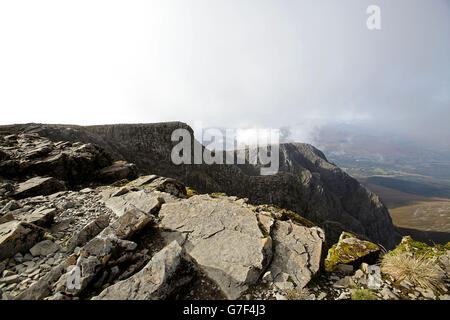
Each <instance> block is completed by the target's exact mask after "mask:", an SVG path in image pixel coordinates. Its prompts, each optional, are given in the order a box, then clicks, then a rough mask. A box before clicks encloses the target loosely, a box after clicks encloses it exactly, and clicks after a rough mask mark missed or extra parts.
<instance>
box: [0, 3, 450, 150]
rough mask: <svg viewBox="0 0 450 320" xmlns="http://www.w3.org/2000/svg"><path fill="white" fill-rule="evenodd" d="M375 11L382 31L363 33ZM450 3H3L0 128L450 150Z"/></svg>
mask: <svg viewBox="0 0 450 320" xmlns="http://www.w3.org/2000/svg"><path fill="white" fill-rule="evenodd" d="M371 4H376V5H378V6H380V8H381V18H382V20H381V21H382V29H381V30H375V31H370V30H368V29H367V27H366V20H367V17H368V15H367V13H366V8H367V7H368V6H369V5H371ZM449 18H450V1H446V0H436V1H425V0H414V1H413V0H401V1H400V0H399V1H395V3H393V2H392V1H366V0H347V1H340V2H339V3H337V2H336V1H314V2H311V1H295V2H293V1H288V0H284V1H276V2H275V1H266V0H263V1H261V0H258V1H256V0H248V1H233V0H232V1H230V0H227V1H224V0H214V1H206V0H196V1H194V2H192V1H175V0H174V1H156V0H153V1H131V2H127V5H126V6H125V5H123V4H122V3H121V2H119V1H77V2H76V3H69V2H67V1H39V2H33V1H24V2H7V1H0V43H1V50H0V70H1V72H0V88H1V90H2V92H1V94H0V105H1V106H2V107H1V108H2V111H3V112H2V117H1V118H0V124H12V123H28V122H42V123H67V124H78V125H90V124H114V123H145V122H161V121H183V122H186V123H188V124H190V125H193V124H194V123H195V122H196V121H201V122H202V123H203V124H204V125H205V126H207V127H220V128H244V129H246V128H256V127H257V128H283V129H284V130H285V132H287V133H288V136H287V137H286V139H288V140H290V141H299V142H310V143H311V142H313V141H314V139H315V134H316V133H317V131H318V130H320V129H322V128H326V127H330V126H331V127H332V126H339V125H346V126H349V127H358V128H361V130H362V132H370V131H373V132H375V131H376V132H380V133H384V134H392V135H399V136H401V137H406V138H409V139H413V140H415V141H420V142H424V143H436V144H437V145H439V144H443V145H446V144H447V145H448V141H450V130H449V126H448V119H449V118H450V59H449V56H450V41H448V39H449V38H448V37H449V34H450V19H449Z"/></svg>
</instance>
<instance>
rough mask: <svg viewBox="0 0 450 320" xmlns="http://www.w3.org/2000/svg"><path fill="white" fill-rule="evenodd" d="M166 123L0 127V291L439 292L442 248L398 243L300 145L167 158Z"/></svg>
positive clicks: (208, 294) (352, 188) (172, 295)
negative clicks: (250, 158)
mask: <svg viewBox="0 0 450 320" xmlns="http://www.w3.org/2000/svg"><path fill="white" fill-rule="evenodd" d="M176 127H186V126H185V125H184V124H181V123H166V124H155V125H152V124H149V125H117V126H96V127H76V126H57V125H35V124H30V125H17V126H5V127H1V129H0V157H1V158H0V159H1V160H0V295H1V299H5V300H10V299H17V300H30V299H31V300H40V299H46V300H77V299H93V300H111V299H114V300H116V299H118V300H149V299H277V300H286V299H306V300H311V299H315V300H316V299H318V300H321V299H333V300H334V299H356V300H358V299H363V300H367V299H448V298H449V295H448V287H449V273H450V264H449V259H450V244H447V245H442V246H436V247H428V246H427V245H425V244H421V243H418V242H415V241H414V240H412V239H411V238H404V239H403V240H402V241H401V242H400V238H399V237H398V235H397V233H396V232H395V229H394V227H393V226H392V222H391V220H390V218H389V214H388V212H387V210H386V208H385V207H384V206H383V204H382V203H381V202H380V200H379V199H378V197H377V196H376V195H374V194H373V193H371V192H370V191H368V190H367V189H365V188H364V187H362V186H361V185H359V184H358V183H357V182H356V180H354V179H352V178H351V177H349V176H348V175H346V174H345V173H343V172H342V171H341V170H340V169H339V168H337V167H336V166H334V165H333V164H331V163H329V162H327V160H326V159H325V157H324V156H323V154H322V153H321V152H320V151H318V150H317V149H315V148H314V147H312V146H309V145H304V144H286V145H282V146H281V147H280V153H281V154H280V167H281V168H280V172H279V173H278V174H276V175H274V176H259V175H257V174H255V172H256V170H257V166H254V165H223V166H221V165H213V166H208V165H191V166H189V165H180V166H175V165H173V164H171V162H170V161H168V160H167V159H168V158H167V157H168V155H167V152H169V155H170V148H171V146H172V142H171V141H170V131H171V130H173V129H174V128H176ZM116 142H117V143H116ZM131 160H132V161H131ZM397 245H398V246H397ZM386 246H388V247H389V248H392V249H394V248H395V250H392V251H389V252H388V251H387V250H386V249H385V248H384V247H386ZM409 262H411V265H414V266H415V268H416V269H413V270H412V269H411V265H407V263H409ZM405 270H406V271H405ZM411 270H412V271H411ZM424 275H425V276H424Z"/></svg>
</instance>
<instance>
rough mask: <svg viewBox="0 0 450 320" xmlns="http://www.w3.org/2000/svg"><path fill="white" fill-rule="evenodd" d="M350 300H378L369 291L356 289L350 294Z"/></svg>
mask: <svg viewBox="0 0 450 320" xmlns="http://www.w3.org/2000/svg"><path fill="white" fill-rule="evenodd" d="M352 300H378V297H377V296H376V295H375V293H374V292H373V291H371V290H368V289H358V290H355V291H354V292H353V293H352Z"/></svg>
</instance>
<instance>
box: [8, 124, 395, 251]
mask: <svg viewBox="0 0 450 320" xmlns="http://www.w3.org/2000/svg"><path fill="white" fill-rule="evenodd" d="M179 128H183V129H186V130H188V131H190V132H191V133H192V129H191V128H190V127H189V126H188V125H186V124H184V123H181V122H168V123H156V124H130V125H127V124H123V125H102V126H87V127H81V126H73V125H45V124H25V125H12V126H3V127H0V135H1V134H2V133H3V134H8V133H36V134H39V135H40V136H42V137H46V138H48V139H50V140H52V141H61V140H63V141H72V142H78V141H82V142H83V143H92V144H96V145H99V146H101V147H102V148H103V149H104V150H105V151H106V152H108V153H109V154H110V155H111V157H112V158H113V159H114V160H115V161H119V160H126V161H128V162H130V163H135V164H136V165H137V167H138V168H139V170H140V173H141V174H157V175H160V176H165V177H171V178H174V179H177V180H179V181H181V182H182V183H184V184H185V185H187V186H189V187H192V188H194V189H195V190H197V191H199V192H202V193H213V192H220V193H226V194H229V195H234V196H238V197H241V198H248V199H249V203H252V204H255V205H261V204H272V205H275V206H278V207H280V208H285V209H289V210H292V211H294V212H297V213H298V214H300V215H302V216H303V217H305V218H307V219H309V220H311V221H314V222H315V223H316V224H318V225H319V226H320V227H321V228H322V229H324V230H325V232H326V233H327V239H328V242H329V243H327V246H330V245H331V244H333V243H334V242H336V241H337V240H338V238H339V235H340V234H341V233H342V232H343V231H351V232H353V233H356V234H359V235H361V236H364V237H366V238H367V239H368V240H370V241H373V242H375V243H379V244H382V245H383V246H384V247H386V248H388V249H392V248H394V247H395V245H396V244H397V243H398V242H399V241H400V239H401V237H400V235H399V234H398V233H397V231H396V230H395V228H394V226H393V224H392V220H391V218H390V216H389V213H388V211H387V209H386V207H385V206H384V205H383V203H382V202H381V200H380V199H379V198H378V197H377V196H376V195H375V194H373V193H372V192H370V191H369V190H367V189H366V188H365V187H363V186H362V185H361V184H359V183H358V182H357V181H356V180H355V179H353V178H351V177H350V176H348V175H347V174H346V173H344V172H343V171H342V170H340V169H339V168H338V167H336V166H335V165H333V164H332V163H329V162H328V161H327V159H326V158H325V156H324V155H323V153H322V152H320V151H319V150H317V149H316V148H314V147H313V146H311V145H308V144H301V143H286V144H281V145H280V148H279V149H280V170H279V172H278V174H276V175H272V176H260V175H259V167H258V166H257V165H256V166H255V165H250V164H244V165H193V164H192V165H189V164H187V165H184V164H182V165H175V164H173V163H172V162H171V159H170V155H171V150H172V148H173V146H174V145H175V144H176V142H172V141H171V134H172V132H173V131H174V130H175V129H179ZM192 137H193V135H192ZM198 144H199V142H197V141H195V140H193V141H192V145H193V146H194V145H198ZM200 149H201V150H203V151H204V147H203V146H200Z"/></svg>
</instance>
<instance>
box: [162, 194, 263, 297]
mask: <svg viewBox="0 0 450 320" xmlns="http://www.w3.org/2000/svg"><path fill="white" fill-rule="evenodd" d="M159 216H160V217H161V218H162V220H161V226H162V227H163V228H164V229H166V230H169V231H173V232H179V233H184V234H186V235H187V239H186V241H185V244H184V246H185V248H186V251H187V253H188V254H189V255H190V256H191V257H192V258H193V259H194V261H195V262H196V263H197V264H198V265H199V266H200V267H201V268H202V269H203V270H204V272H205V273H206V274H207V275H208V276H209V277H210V278H211V279H212V280H214V281H215V282H216V283H217V284H218V285H219V287H220V288H221V290H222V291H223V292H224V293H225V294H226V295H227V297H228V298H230V299H235V298H237V297H239V296H240V295H241V294H242V292H244V291H245V290H246V289H247V288H248V286H249V285H251V284H253V283H255V282H256V281H257V280H258V278H259V276H260V275H261V273H262V272H263V271H264V269H265V268H266V267H267V265H268V263H269V262H270V258H271V255H272V239H271V238H270V237H269V236H265V235H264V234H263V232H262V231H261V229H260V227H259V224H258V220H257V218H256V214H255V213H254V212H253V211H252V210H251V209H249V208H247V207H244V206H242V205H241V204H238V203H236V202H235V201H234V198H228V197H220V198H212V197H210V196H208V195H200V196H194V197H191V198H189V199H187V200H180V201H178V202H173V203H168V204H164V205H163V206H162V207H161V210H160V212H159Z"/></svg>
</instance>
